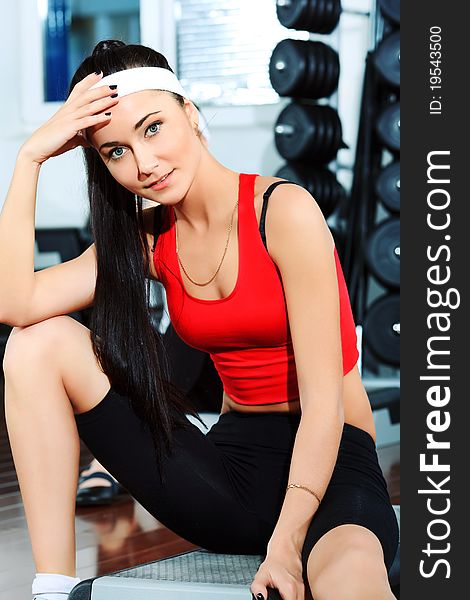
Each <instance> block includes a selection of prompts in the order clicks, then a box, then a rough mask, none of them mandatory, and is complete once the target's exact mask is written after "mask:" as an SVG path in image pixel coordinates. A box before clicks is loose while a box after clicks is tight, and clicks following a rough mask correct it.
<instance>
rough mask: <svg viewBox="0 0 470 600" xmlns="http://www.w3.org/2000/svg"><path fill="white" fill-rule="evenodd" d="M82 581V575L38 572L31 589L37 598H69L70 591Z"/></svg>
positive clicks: (49, 599) (62, 599)
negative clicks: (73, 575)
mask: <svg viewBox="0 0 470 600" xmlns="http://www.w3.org/2000/svg"><path fill="white" fill-rule="evenodd" d="M79 582H80V577H69V576H68V575H59V574H58V573H36V577H35V578H34V580H33V584H32V586H31V591H32V593H33V596H35V597H37V600H67V598H68V596H69V593H70V591H71V590H72V589H73V588H74V587H75V586H76V585H77V583H79Z"/></svg>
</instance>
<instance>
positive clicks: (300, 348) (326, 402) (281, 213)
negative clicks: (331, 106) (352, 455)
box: [266, 185, 344, 552]
mask: <svg viewBox="0 0 470 600" xmlns="http://www.w3.org/2000/svg"><path fill="white" fill-rule="evenodd" d="M266 225H267V230H269V235H268V244H269V252H270V255H271V256H272V258H273V260H274V261H275V263H276V264H277V266H278V268H279V271H280V273H281V277H282V283H283V287H284V294H285V298H286V305H287V312H288V318H289V325H290V331H291V336H292V344H293V348H294V356H295V363H296V370H297V379H298V385H299V396H300V403H301V410H302V415H301V420H300V425H299V428H298V431H297V435H296V439H295V444H294V449H293V454H292V460H291V467H290V476H289V483H300V484H302V485H305V486H307V487H309V488H310V489H312V490H313V491H314V492H315V493H316V494H317V495H318V496H320V498H322V497H323V495H324V493H325V490H326V488H327V486H328V483H329V481H330V478H331V475H332V472H333V468H334V465H335V462H336V458H337V454H338V448H339V442H340V438H341V433H342V428H343V423H344V416H343V403H342V384H343V363H342V351H341V332H340V307H339V293H338V281H337V274H336V265H335V258H334V240H333V237H332V235H331V232H330V230H329V228H328V225H327V224H326V221H325V219H324V217H323V214H322V212H321V210H320V208H319V207H318V204H317V203H316V202H315V200H314V199H313V198H312V196H311V195H310V194H309V193H308V192H307V191H306V190H304V189H303V188H300V187H299V186H289V185H283V186H279V188H278V189H277V190H275V192H273V194H272V197H271V199H270V206H269V211H268V214H267V223H266ZM317 509H318V502H317V500H316V499H315V498H314V497H313V496H312V495H311V494H309V493H308V492H307V491H305V490H302V489H297V488H294V489H292V488H291V489H289V490H288V491H287V492H286V496H285V500H284V503H283V506H282V510H281V513H280V516H279V520H278V522H277V525H276V527H275V530H274V532H273V535H272V537H271V540H270V542H269V545H268V551H269V552H271V551H275V550H276V548H278V547H279V548H281V547H282V548H283V550H284V552H285V548H286V544H289V545H290V546H291V547H292V548H294V549H296V550H298V551H300V550H301V548H302V545H303V542H304V539H305V535H306V532H307V529H308V526H309V523H310V521H311V520H312V517H313V516H314V514H315V512H316V510H317Z"/></svg>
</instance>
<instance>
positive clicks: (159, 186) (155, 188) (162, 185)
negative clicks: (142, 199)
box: [148, 169, 174, 190]
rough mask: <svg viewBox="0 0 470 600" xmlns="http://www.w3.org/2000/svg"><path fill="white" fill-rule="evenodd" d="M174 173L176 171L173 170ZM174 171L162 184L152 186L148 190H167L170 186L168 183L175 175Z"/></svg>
mask: <svg viewBox="0 0 470 600" xmlns="http://www.w3.org/2000/svg"><path fill="white" fill-rule="evenodd" d="M173 171H174V169H173ZM173 171H170V174H169V175H168V176H167V177H166V179H164V180H163V181H161V182H160V183H154V184H153V185H150V186H149V187H148V189H151V190H162V189H163V188H165V187H166V186H167V185H168V182H169V181H170V180H171V177H172V175H173Z"/></svg>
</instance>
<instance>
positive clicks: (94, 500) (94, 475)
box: [75, 459, 129, 506]
mask: <svg viewBox="0 0 470 600" xmlns="http://www.w3.org/2000/svg"><path fill="white" fill-rule="evenodd" d="M128 497H129V493H128V492H127V490H126V489H125V488H123V487H122V485H121V484H120V483H119V482H118V481H117V480H116V479H115V478H114V477H113V476H112V475H111V474H110V473H109V472H108V471H107V470H106V469H105V468H104V467H103V466H102V465H101V464H100V463H99V462H98V461H97V460H96V459H94V460H93V461H92V462H91V463H90V464H89V465H88V467H86V468H85V469H84V470H83V471H82V472H81V473H80V475H79V477H78V486H77V496H76V500H75V503H76V505H77V506H92V505H95V504H113V503H114V502H117V501H121V500H123V499H127V498H128Z"/></svg>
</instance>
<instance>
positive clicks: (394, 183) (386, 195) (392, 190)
mask: <svg viewBox="0 0 470 600" xmlns="http://www.w3.org/2000/svg"><path fill="white" fill-rule="evenodd" d="M375 192H376V194H377V196H378V197H379V199H380V201H381V202H382V204H383V205H384V206H385V208H387V209H388V210H389V211H390V212H392V213H399V212H400V163H399V162H397V161H395V162H391V163H389V164H388V165H387V166H386V167H385V168H384V169H382V171H381V172H380V174H379V176H378V177H377V180H376V182H375Z"/></svg>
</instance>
